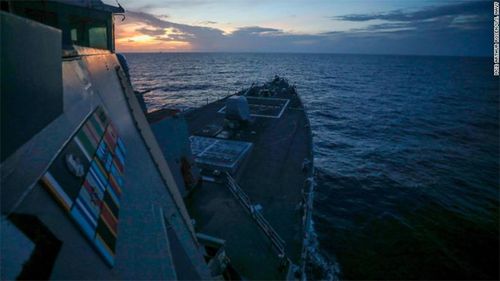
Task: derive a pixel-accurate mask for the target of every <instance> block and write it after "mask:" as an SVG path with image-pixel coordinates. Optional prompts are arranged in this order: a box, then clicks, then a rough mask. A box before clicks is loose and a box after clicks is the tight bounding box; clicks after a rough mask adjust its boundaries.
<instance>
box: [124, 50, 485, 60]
mask: <svg viewBox="0 0 500 281" xmlns="http://www.w3.org/2000/svg"><path fill="white" fill-rule="evenodd" d="M115 53H122V54H283V55H288V54H289V55H353V56H356V55H357V56H405V57H458V58H493V55H491V56H488V55H440V54H387V53H334V52H331V53H330V52H282V51H196V50H193V51H153V52H149V51H142V52H141V51H122V52H119V51H117V50H115Z"/></svg>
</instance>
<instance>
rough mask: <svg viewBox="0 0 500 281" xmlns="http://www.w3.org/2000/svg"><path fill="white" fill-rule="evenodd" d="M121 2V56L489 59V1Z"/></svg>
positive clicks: (118, 42)
mask: <svg viewBox="0 0 500 281" xmlns="http://www.w3.org/2000/svg"><path fill="white" fill-rule="evenodd" d="M104 2H105V3H107V4H110V5H116V2H115V1H114V0H104ZM119 2H120V4H121V5H122V6H123V7H124V8H125V10H126V11H127V13H126V19H125V20H124V21H121V17H120V16H116V18H115V22H116V46H117V50H118V51H119V52H159V51H163V52H168V51H175V52H186V51H193V52H304V53H308V52H312V53H363V54H366V53H368V54H417V55H466V56H467V55H474V56H476V55H480V56H491V55H492V49H493V48H492V42H493V41H492V40H493V37H492V34H493V4H492V2H491V1H488V0H484V1H483V0H476V1H458V0H457V1H414V0H410V1H408V0H407V1H403V0H401V1H368V0H366V1H347V0H331V1H327V0H323V1H315V0H313V1H298V0H296V1H284V0H273V1H264V0H253V1H247V0H239V1H238V0H236V1H229V0H214V1H203V0H185V1H182V0H171V1H169V0H142V1H137V0H119Z"/></svg>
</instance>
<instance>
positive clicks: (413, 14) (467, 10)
mask: <svg viewBox="0 0 500 281" xmlns="http://www.w3.org/2000/svg"><path fill="white" fill-rule="evenodd" d="M491 9H492V7H491V1H484V0H482V1H468V2H463V3H457V4H452V5H444V6H433V7H427V8H424V9H421V10H417V11H410V12H409V11H402V10H396V11H391V12H387V13H374V14H351V15H343V16H336V17H332V19H336V20H343V21H358V22H360V21H369V20H386V21H422V20H432V19H436V18H440V17H449V16H452V17H455V16H467V15H478V14H485V13H491Z"/></svg>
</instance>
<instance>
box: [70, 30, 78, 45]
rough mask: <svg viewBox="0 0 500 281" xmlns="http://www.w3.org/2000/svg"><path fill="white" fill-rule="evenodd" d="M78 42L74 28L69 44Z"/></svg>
mask: <svg viewBox="0 0 500 281" xmlns="http://www.w3.org/2000/svg"><path fill="white" fill-rule="evenodd" d="M76 41H78V33H77V31H76V28H72V29H71V42H76Z"/></svg>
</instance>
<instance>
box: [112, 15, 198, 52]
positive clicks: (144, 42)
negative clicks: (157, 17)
mask: <svg viewBox="0 0 500 281" xmlns="http://www.w3.org/2000/svg"><path fill="white" fill-rule="evenodd" d="M141 28H147V29H153V28H154V27H152V26H149V25H147V24H145V23H142V22H131V23H121V22H116V25H115V34H116V39H115V44H116V50H117V51H118V52H161V51H167V52H168V51H189V50H191V49H192V45H191V43H190V42H188V41H182V40H176V39H172V37H171V35H184V34H183V33H182V32H180V31H179V30H175V29H172V28H165V29H164V34H162V35H158V36H151V35H147V34H142V33H140V32H138V31H137V30H138V29H141Z"/></svg>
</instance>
